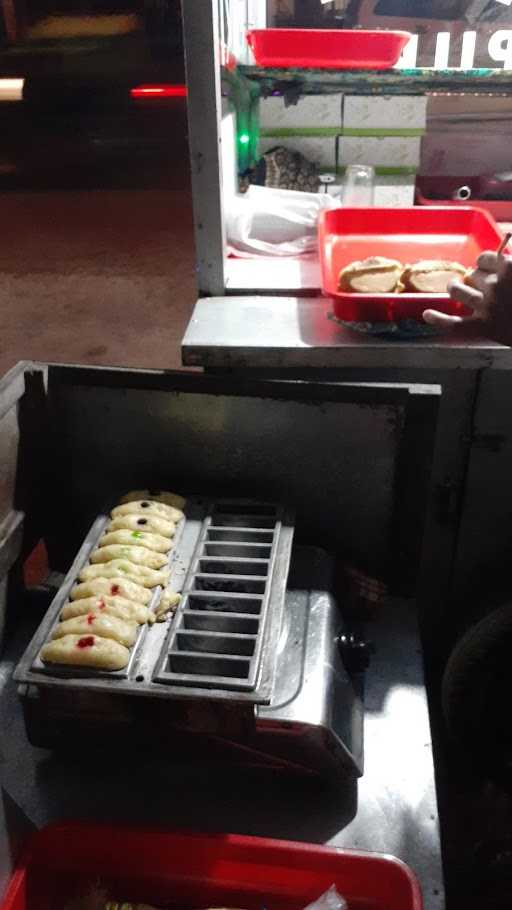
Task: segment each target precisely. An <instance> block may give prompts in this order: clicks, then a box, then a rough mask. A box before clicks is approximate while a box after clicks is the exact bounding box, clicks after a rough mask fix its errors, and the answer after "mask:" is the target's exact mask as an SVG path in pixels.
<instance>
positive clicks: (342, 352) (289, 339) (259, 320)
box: [182, 296, 512, 370]
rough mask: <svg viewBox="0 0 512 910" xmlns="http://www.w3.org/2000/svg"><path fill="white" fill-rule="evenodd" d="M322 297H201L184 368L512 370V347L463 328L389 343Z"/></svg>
mask: <svg viewBox="0 0 512 910" xmlns="http://www.w3.org/2000/svg"><path fill="white" fill-rule="evenodd" d="M331 311H332V304H331V302H330V301H329V300H326V299H324V298H322V297H311V298H308V297H302V298H299V297H277V296H276V297H272V296H266V297H263V296H260V297H256V296H248V297H235V296H233V297H212V298H208V297H205V298H203V299H201V300H199V301H198V302H197V303H196V306H195V309H194V312H193V314H192V318H191V320H190V323H189V325H188V328H187V331H186V334H185V337H184V339H183V342H182V357H183V364H184V365H185V366H194V367H199V366H200V367H203V368H205V369H240V368H243V369H248V368H252V369H271V370H281V369H286V370H290V369H292V370H293V369H295V370H297V369H300V370H303V369H321V370H326V369H339V368H358V369H361V368H365V369H387V368H391V369H397V368H407V369H411V368H412V369H430V370H439V369H461V368H462V369H482V368H486V367H491V366H496V367H499V368H501V369H505V370H510V369H512V349H511V348H509V347H505V346H504V345H501V344H498V343H497V342H494V341H490V340H489V339H486V338H482V337H481V336H479V335H478V326H477V325H476V324H475V325H473V326H468V327H465V328H464V331H462V330H461V331H458V332H455V333H453V334H451V335H445V336H443V337H440V338H429V339H424V340H421V339H418V340H416V341H392V340H391V341H388V340H386V339H382V338H372V337H371V336H369V335H359V334H358V333H356V332H353V331H351V330H350V329H347V328H344V327H343V326H341V325H339V323H337V322H334V321H333V320H332V319H331V318H330V315H331Z"/></svg>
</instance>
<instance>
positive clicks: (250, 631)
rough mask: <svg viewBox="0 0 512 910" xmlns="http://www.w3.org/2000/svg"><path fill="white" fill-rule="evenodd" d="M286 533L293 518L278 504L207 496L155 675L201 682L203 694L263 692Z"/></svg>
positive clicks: (284, 572)
mask: <svg viewBox="0 0 512 910" xmlns="http://www.w3.org/2000/svg"><path fill="white" fill-rule="evenodd" d="M219 533H220V534H222V536H223V537H224V541H223V542H220V543H219V542H217V537H218V535H219ZM261 535H264V540H266V541H267V543H266V546H265V547H262V546H261V544H260V546H259V547H258V546H257V545H255V544H254V543H246V542H244V541H246V540H247V539H248V538H249V540H251V539H252V541H258V540H260V541H261ZM226 536H227V538H228V541H227V542H226V539H225V538H226ZM241 538H243V539H241ZM292 539H293V520H292V518H291V516H290V515H289V514H286V515H285V514H284V511H283V509H282V507H280V506H276V505H275V504H271V503H256V502H254V501H247V502H245V503H244V502H243V501H241V500H238V501H231V502H230V501H228V500H221V501H212V502H211V503H210V504H209V506H208V509H207V517H206V519H205V521H204V523H203V527H202V530H201V533H200V536H199V540H198V542H197V546H196V549H195V551H194V554H193V556H192V560H191V565H190V569H189V572H188V574H187V577H186V579H185V584H184V588H183V597H182V600H181V603H180V605H179V607H178V610H177V612H176V617H175V620H174V622H173V623H172V624H171V627H170V629H169V636H168V640H167V642H166V644H165V645H164V648H163V649H162V655H161V658H160V660H159V662H158V665H157V667H156V668H155V673H154V676H153V679H154V681H155V682H159V683H163V684H166V685H168V686H169V692H170V693H171V692H173V691H174V693H175V694H179V693H180V691H181V690H182V687H183V686H190V687H192V688H193V687H195V688H196V690H201V689H202V690H203V697H206V696H207V695H208V696H209V697H211V696H213V695H216V696H217V697H223V696H224V695H225V692H226V690H228V691H230V690H231V691H233V692H239V693H245V694H246V695H247V696H250V698H251V700H254V701H258V702H259V701H266V702H268V701H269V700H270V695H271V692H272V687H273V682H274V667H275V662H276V648H275V639H274V635H275V632H276V630H277V632H279V629H280V626H281V616H282V611H283V605H284V597H285V590H286V579H287V577H288V569H289V564H290V557H291V544H292ZM212 547H213V548H214V553H212V552H211V548H212ZM255 547H256V549H257V550H259V552H260V556H257V555H255V553H254V549H255ZM233 548H234V549H235V552H234V553H233ZM219 550H220V552H219ZM262 551H263V552H262ZM269 613H270V614H271V616H270V617H269V615H268V614H269ZM237 617H238V619H239V622H240V618H241V619H242V625H241V626H239V628H238V631H232V630H230V626H229V622H226V620H227V619H228V620H229V619H232V618H235V619H236V618H237ZM248 618H249V622H248V621H247V619H248ZM205 619H206V620H207V623H205ZM272 632H274V635H272ZM204 690H206V691H204Z"/></svg>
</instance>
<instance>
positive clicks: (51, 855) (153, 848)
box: [0, 822, 423, 910]
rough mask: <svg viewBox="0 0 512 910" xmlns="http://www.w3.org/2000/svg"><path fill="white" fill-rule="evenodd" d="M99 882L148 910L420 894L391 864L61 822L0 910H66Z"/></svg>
mask: <svg viewBox="0 0 512 910" xmlns="http://www.w3.org/2000/svg"><path fill="white" fill-rule="evenodd" d="M91 883H99V884H100V885H101V887H104V888H105V889H106V890H107V893H108V897H109V898H110V899H115V900H120V901H122V900H126V901H131V902H134V903H135V902H141V903H142V902H143V903H148V904H150V905H154V906H155V907H165V908H170V907H176V908H180V910H183V908H206V907H244V908H246V910H261V908H262V907H266V908H268V910H301V908H303V907H305V906H306V905H307V904H308V903H310V902H311V901H313V900H315V899H316V898H318V897H320V895H321V894H323V892H324V891H326V890H327V889H328V888H330V886H331V885H332V884H335V885H336V887H337V888H338V891H339V892H340V893H341V894H343V895H344V896H345V897H346V899H347V900H348V902H349V908H350V910H421V908H422V906H423V903H422V899H421V894H420V889H419V885H418V883H417V880H416V878H415V876H414V875H413V873H412V872H411V870H410V869H409V868H408V867H407V866H406V865H405V864H404V863H402V862H400V861H399V860H397V859H393V857H389V856H380V855H378V854H374V853H367V854H363V853H352V852H346V851H338V850H335V849H329V848H327V847H318V846H313V845H309V844H295V843H288V842H285V841H273V840H267V839H264V840H263V839H259V838H251V837H239V836H236V835H230V834H188V833H165V832H162V831H151V830H150V831H148V830H137V829H134V828H118V827H111V826H108V827H107V826H99V825H93V824H78V823H72V822H70V823H65V824H59V825H52V826H50V827H49V828H45V829H44V830H42V831H40V832H38V833H37V834H36V835H35V836H34V837H33V839H32V840H31V842H30V845H29V847H28V849H27V851H26V854H25V856H24V859H23V860H22V862H21V864H20V865H19V867H18V869H17V871H16V872H15V874H14V876H13V878H12V880H11V882H10V885H9V888H8V890H7V893H6V896H5V898H4V901H3V903H2V904H1V908H0V910H32V908H33V910H55V908H61V910H64V908H65V905H66V902H68V901H69V900H70V899H73V898H75V897H76V896H77V895H80V894H83V893H84V889H85V890H87V888H88V887H89V886H90V885H91Z"/></svg>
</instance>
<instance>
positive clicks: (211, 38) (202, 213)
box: [182, 0, 226, 294]
mask: <svg viewBox="0 0 512 910" xmlns="http://www.w3.org/2000/svg"><path fill="white" fill-rule="evenodd" d="M182 9H183V33H184V39H185V58H186V68H187V89H188V105H187V106H188V142H189V148H190V165H191V177H192V198H193V203H194V215H195V217H194V233H195V243H196V263H197V282H198V287H199V290H200V291H201V292H202V293H205V294H222V293H224V285H225V280H224V260H225V246H226V243H225V230H224V201H223V187H222V171H223V162H222V152H223V145H222V142H221V128H220V118H221V87H220V41H219V35H220V31H219V4H218V0H187V2H186V3H184V4H183V7H182ZM223 14H224V13H222V15H223Z"/></svg>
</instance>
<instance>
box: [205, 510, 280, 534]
mask: <svg viewBox="0 0 512 910" xmlns="http://www.w3.org/2000/svg"><path fill="white" fill-rule="evenodd" d="M212 524H213V525H215V527H217V528H218V527H222V528H225V527H227V528H254V530H255V531H261V530H265V528H274V527H275V524H276V519H275V516H273V515H238V514H235V513H231V514H226V515H222V514H220V513H219V512H215V514H214V515H213V517H212Z"/></svg>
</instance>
